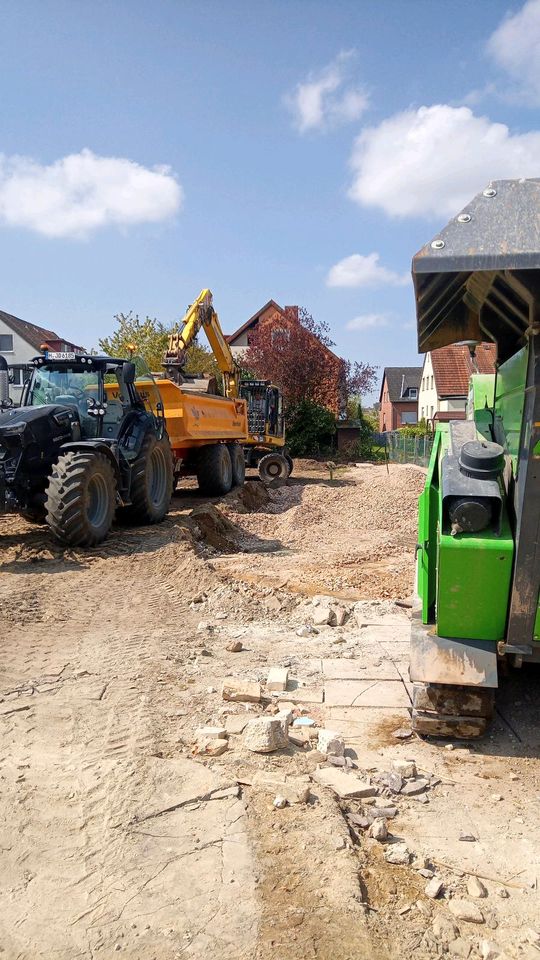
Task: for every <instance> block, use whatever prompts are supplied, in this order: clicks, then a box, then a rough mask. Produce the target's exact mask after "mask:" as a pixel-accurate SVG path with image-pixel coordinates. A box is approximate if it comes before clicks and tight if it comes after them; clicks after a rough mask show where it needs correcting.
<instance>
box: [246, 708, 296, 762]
mask: <svg viewBox="0 0 540 960" xmlns="http://www.w3.org/2000/svg"><path fill="white" fill-rule="evenodd" d="M288 742H289V740H288V737H287V734H286V733H285V731H284V727H283V723H282V721H281V720H280V719H279V718H278V717H255V719H254V720H250V721H249V723H248V724H247V725H246V728H245V731H244V744H245V746H246V747H247V748H248V750H251V751H252V752H253V753H272V752H273V751H274V750H282V749H283V748H284V747H286V746H287V745H288Z"/></svg>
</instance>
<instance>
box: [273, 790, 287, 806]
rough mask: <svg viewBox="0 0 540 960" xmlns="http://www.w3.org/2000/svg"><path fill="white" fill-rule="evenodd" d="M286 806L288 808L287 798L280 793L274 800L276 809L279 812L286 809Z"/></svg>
mask: <svg viewBox="0 0 540 960" xmlns="http://www.w3.org/2000/svg"><path fill="white" fill-rule="evenodd" d="M286 806H287V799H286V797H282V796H281V794H279V793H278V795H277V797H275V798H274V807H276V808H277V809H278V810H281V809H283V807H286Z"/></svg>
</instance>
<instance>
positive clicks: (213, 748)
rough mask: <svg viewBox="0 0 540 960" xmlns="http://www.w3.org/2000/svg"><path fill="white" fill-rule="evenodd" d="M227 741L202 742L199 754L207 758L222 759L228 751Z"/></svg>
mask: <svg viewBox="0 0 540 960" xmlns="http://www.w3.org/2000/svg"><path fill="white" fill-rule="evenodd" d="M228 746H229V744H228V742H227V740H219V739H215V740H202V741H201V743H200V744H199V753H201V754H204V755H205V756H206V757H220V756H221V754H222V753H225V751H226V750H227V749H228Z"/></svg>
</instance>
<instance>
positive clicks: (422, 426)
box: [399, 420, 431, 437]
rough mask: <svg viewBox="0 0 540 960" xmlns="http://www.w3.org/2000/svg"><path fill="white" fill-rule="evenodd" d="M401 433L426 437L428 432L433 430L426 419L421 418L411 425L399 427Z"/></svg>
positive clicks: (405, 435)
mask: <svg viewBox="0 0 540 960" xmlns="http://www.w3.org/2000/svg"><path fill="white" fill-rule="evenodd" d="M399 433H400V434H401V435H402V436H404V437H425V436H426V434H431V431H430V430H429V429H428V425H427V423H426V421H425V420H419V421H418V423H415V424H414V425H412V424H411V426H410V427H399Z"/></svg>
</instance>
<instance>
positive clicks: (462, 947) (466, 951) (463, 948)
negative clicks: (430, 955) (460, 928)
mask: <svg viewBox="0 0 540 960" xmlns="http://www.w3.org/2000/svg"><path fill="white" fill-rule="evenodd" d="M471 950H472V946H471V944H470V943H467V941H466V940H463V938H462V937H457V939H456V940H454V941H453V942H452V943H449V944H448V953H451V954H452V956H454V957H460V958H461V960H467V958H468V957H469V955H470V952H471Z"/></svg>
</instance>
